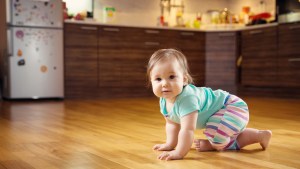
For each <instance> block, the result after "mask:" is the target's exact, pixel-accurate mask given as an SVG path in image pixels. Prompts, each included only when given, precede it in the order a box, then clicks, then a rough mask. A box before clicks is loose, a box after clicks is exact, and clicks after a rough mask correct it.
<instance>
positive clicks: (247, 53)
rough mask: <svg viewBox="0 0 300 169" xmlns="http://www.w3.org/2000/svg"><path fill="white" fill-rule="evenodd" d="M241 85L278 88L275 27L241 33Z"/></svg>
mask: <svg viewBox="0 0 300 169" xmlns="http://www.w3.org/2000/svg"><path fill="white" fill-rule="evenodd" d="M241 48H242V57H243V62H242V69H241V71H242V77H241V82H242V85H245V86H258V87H259V86H278V83H277V27H271V28H260V29H253V30H246V31H242V47H241Z"/></svg>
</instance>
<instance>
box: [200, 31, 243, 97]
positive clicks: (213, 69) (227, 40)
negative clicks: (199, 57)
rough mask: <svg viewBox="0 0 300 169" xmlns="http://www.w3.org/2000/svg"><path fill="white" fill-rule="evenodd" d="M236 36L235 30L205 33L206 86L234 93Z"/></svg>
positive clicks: (235, 80) (235, 82)
mask: <svg viewBox="0 0 300 169" xmlns="http://www.w3.org/2000/svg"><path fill="white" fill-rule="evenodd" d="M237 36H238V35H237V33H236V32H210V33H206V40H205V41H206V52H205V53H206V61H205V68H206V70H205V85H206V86H208V87H211V88H214V89H223V90H226V91H228V92H230V93H236V84H237V66H236V60H237V55H238V49H237V47H238V45H237V43H238V42H237V39H238V38H237Z"/></svg>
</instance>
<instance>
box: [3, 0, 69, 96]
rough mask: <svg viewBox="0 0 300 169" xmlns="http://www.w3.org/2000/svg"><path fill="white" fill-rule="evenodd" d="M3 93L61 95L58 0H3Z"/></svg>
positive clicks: (61, 32) (61, 31) (62, 86)
mask: <svg viewBox="0 0 300 169" xmlns="http://www.w3.org/2000/svg"><path fill="white" fill-rule="evenodd" d="M6 17H7V50H6V51H7V56H6V57H5V59H4V60H5V62H4V65H5V66H4V67H5V68H4V78H3V82H4V83H3V97H4V98H7V99H43V98H64V78H63V77H64V69H63V66H64V64H63V18H62V17H63V15H62V1H61V0H6Z"/></svg>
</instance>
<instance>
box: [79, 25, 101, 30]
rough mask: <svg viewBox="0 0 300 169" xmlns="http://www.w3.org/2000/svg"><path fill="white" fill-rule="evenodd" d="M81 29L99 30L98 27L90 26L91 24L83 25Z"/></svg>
mask: <svg viewBox="0 0 300 169" xmlns="http://www.w3.org/2000/svg"><path fill="white" fill-rule="evenodd" d="M80 29H83V30H92V31H96V30H98V28H97V27H89V26H81V27H80Z"/></svg>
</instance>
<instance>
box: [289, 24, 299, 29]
mask: <svg viewBox="0 0 300 169" xmlns="http://www.w3.org/2000/svg"><path fill="white" fill-rule="evenodd" d="M299 28H300V25H296V26H290V27H289V29H299Z"/></svg>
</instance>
